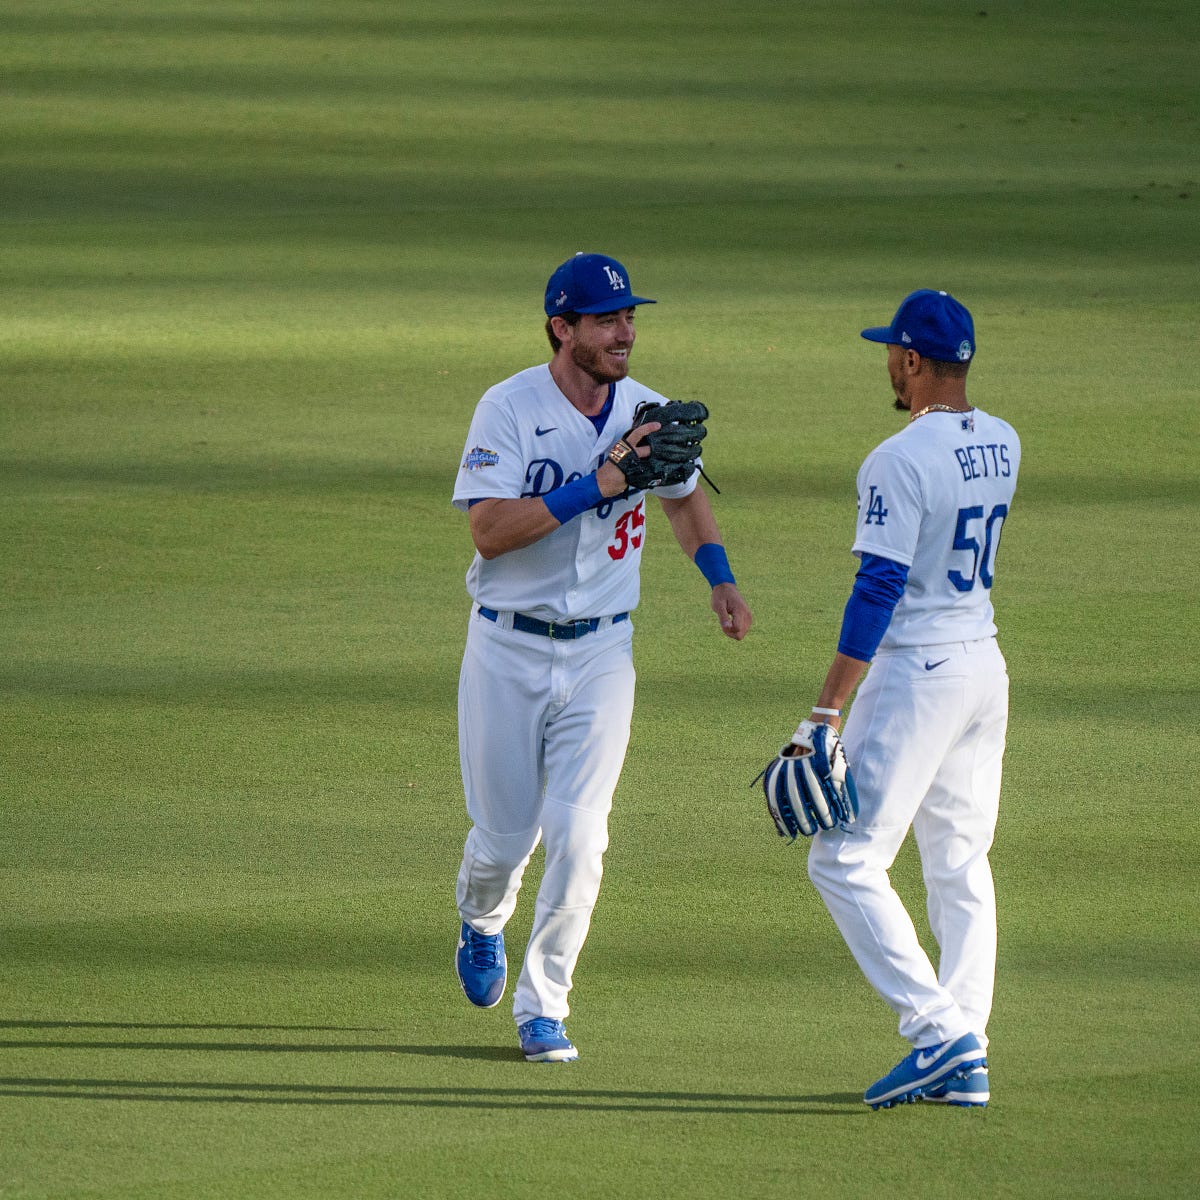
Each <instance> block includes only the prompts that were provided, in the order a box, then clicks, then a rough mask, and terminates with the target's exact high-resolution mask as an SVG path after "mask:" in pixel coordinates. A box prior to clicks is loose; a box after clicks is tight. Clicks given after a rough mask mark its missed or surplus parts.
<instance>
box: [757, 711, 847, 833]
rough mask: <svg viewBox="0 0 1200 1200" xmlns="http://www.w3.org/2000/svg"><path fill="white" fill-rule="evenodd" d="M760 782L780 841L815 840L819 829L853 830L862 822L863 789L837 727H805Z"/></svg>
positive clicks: (803, 724) (807, 723)
mask: <svg viewBox="0 0 1200 1200" xmlns="http://www.w3.org/2000/svg"><path fill="white" fill-rule="evenodd" d="M758 779H761V780H762V787H763V795H764V796H766V798H767V811H768V812H769V813H770V814H771V819H772V820H773V821H774V822H775V828H776V829H777V830H778V832H779V836H780V837H785V838H789V839H790V840H791V841H795V840H796V837H797V835H798V834H802V835H803V836H804V837H812V836H813V834H815V833H816V832H817V830H818V829H833V828H834V827H835V826H836V825H850V824H853V822H854V819H855V818H856V817H857V816H858V789H857V788H856V787H855V785H854V776H853V775H852V774H851V773H850V764H849V763H848V762H847V761H846V751H845V749H844V748H843V746H842V741H841V738H839V737H838V735H837V731H836V730H835V729H834V728H833V726H832V725H815V724H814V723H813V722H812V721H801V722H800V724H799V725H798V726H797V728H796V732H795V733H794V734H792V740H791V741H790V742H789V743H788V744H787V745H786V746H784V748H783V749H782V750H780V752H779V754H778V755H777V756H776V757H775V760H774V761H773V762H771V763H768V764H767V766H766V768H765V769H764V770H763V772H762V774H761V775H759V777H758ZM758 779H756V780H755V781H754V783H757V782H758ZM753 786H754V785H753V784H751V787H753Z"/></svg>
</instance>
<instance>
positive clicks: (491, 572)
mask: <svg viewBox="0 0 1200 1200" xmlns="http://www.w3.org/2000/svg"><path fill="white" fill-rule="evenodd" d="M653 303H655V302H654V301H653V300H648V299H646V298H644V297H641V296H635V295H634V294H633V292H632V291H631V290H630V286H629V283H628V273H627V272H626V270H625V268H624V267H623V266H622V265H621V264H620V263H619V262H618V261H617V260H616V259H613V258H609V257H607V256H605V255H602V254H579V255H576V256H575V257H573V258H570V259H568V260H567V261H566V262H564V263H563V264H562V265H561V266H560V267H558V268H557V270H555V271H554V273H553V274H552V275H551V277H550V280H549V283H548V284H547V287H546V296H545V312H546V333H547V336H548V337H549V340H550V345H551V349H552V351H553V355H552V357H551V359H550V362H549V363H548V364H544V365H542V366H537V367H532V368H530V369H528V370H525V371H521V372H519V373H518V374H516V375H514V376H512V378H510V379H506V380H505V381H504V382H503V383H500V384H497V385H496V386H495V387H493V388H491V389H489V390H488V391H487V392H486V393H485V394H484V396H483V398H482V399H481V400H480V402H479V404H478V406H477V407H476V409H475V414H474V417H473V419H472V421H471V427H470V431H469V432H468V434H467V441H466V446H465V449H464V452H463V457H462V463H461V468H460V470H459V472H458V480H457V483H456V485H455V488H454V504H455V506H456V507H457V508H459V509H462V510H463V511H466V512H467V513H468V514H469V520H470V527H471V537H472V539H473V541H474V544H475V549H476V554H475V557H474V559H473V561H472V563H471V566H470V569H469V570H468V571H467V590H468V592H469V593H470V595H471V599H472V601H473V603H472V605H471V615H470V620H469V622H468V627H467V639H466V649H465V653H464V655H463V663H462V672H461V675H460V680H459V700H458V721H459V756H460V760H461V766H462V778H463V789H464V792H465V794H466V804H467V813H468V815H469V816H470V818H471V821H472V827H471V829H470V832H469V833H468V835H467V839H466V845H465V847H464V849H463V857H462V866H461V869H460V871H459V874H458V883H457V903H458V910H459V915H460V917H461V919H462V927H461V932H460V937H459V942H458V950H457V954H456V956H455V966H456V970H457V973H458V978H459V982H460V984H461V985H462V989H463V991H464V993H465V994H466V996H467V999H468V1000H469V1001H470V1002H471V1003H472V1004H475V1005H477V1006H479V1007H481V1008H491V1007H493V1006H494V1005H496V1004H498V1003H499V1002H500V999H501V996H502V995H503V993H504V989H505V982H506V978H507V959H506V955H505V948H504V927H505V924H506V922H507V921H508V919H509V917H510V916H511V915H512V913H513V910H514V908H515V906H516V903H517V893H518V890H519V888H520V886H521V879H522V875H523V873H524V871H525V868H526V866H527V865H528V863H529V860H530V857H531V855H532V854H533V851H534V849H535V848H536V846H537V845H538V843H539V841H541V842H543V843H544V845H545V869H544V874H543V878H542V882H541V886H540V888H539V890H538V894H537V902H536V905H535V909H534V917H533V927H532V930H531V933H530V937H529V942H528V945H527V946H526V950H525V958H524V964H523V966H522V969H521V974H520V977H519V979H518V980H517V984H516V987H515V989H514V993H513V1015H514V1018H515V1020H516V1023H517V1032H518V1038H519V1041H520V1045H521V1050H522V1052H523V1053H524V1055H525V1058H526V1059H527V1060H528V1061H530V1062H567V1061H570V1060H572V1059H575V1058H577V1057H578V1052H577V1050H576V1048H575V1047H574V1046H573V1045H572V1044H571V1042H570V1040H569V1039H568V1037H567V1034H566V1030H565V1028H564V1025H563V1021H564V1019H565V1018H566V1017H567V1015H568V1012H569V1008H568V1003H567V996H568V993H569V992H570V990H571V983H572V975H573V972H574V969H575V963H576V960H577V959H578V956H579V953H580V950H581V949H582V947H583V943H584V940H585V938H586V937H587V933H588V927H589V925H590V922H591V914H592V908H593V906H594V905H595V902H596V897H597V894H598V892H599V889H600V877H601V869H602V856H603V854H604V851H605V849H606V848H607V846H608V813H609V809H610V807H611V804H612V797H613V792H614V790H615V788H616V786H617V780H618V777H619V775H620V772H621V767H622V764H623V762H624V757H625V751H626V746H627V744H628V741H629V727H630V718H631V715H632V709H633V696H634V667H633V657H632V651H631V646H632V638H633V622H632V621H631V619H630V613H631V612H632V611H633V609H634V608H635V607H636V605H637V602H638V590H639V566H640V563H641V557H642V551H643V549H644V546H645V539H646V532H647V524H646V515H645V514H646V503H647V500H648V496H649V492H650V491H651V490H653V491H654V492H655V494H656V495H657V497H658V500H659V502H660V503H661V504H662V507H663V511H664V512H665V513H666V515H667V519H668V521H669V522H670V525H671V528H672V531H673V533H674V535H675V537H676V539H677V540H678V542H679V544H680V546H681V547H682V549H683V551H684V553H685V554H687V555H688V557H689V558H691V559H693V560H694V561H695V563H696V565H697V567H698V568H699V569H700V571H701V572H702V573H703V575H704V577H705V579H706V580H707V582H708V584H709V585H710V587H711V604H712V608H713V611H714V612H715V613H716V615H717V617H718V619H719V622H720V628H721V630H722V632H723V633H724V634H725V635H726V636H728V637H730V638H733V639H735V640H737V641H740V640H741V639H742V638H744V637H745V636H746V633H747V632H748V631H749V629H750V623H751V614H750V609H749V608H748V607H747V605H746V602H745V601H744V600H743V599H742V596H741V594H740V593H739V591H738V588H737V586H736V583H735V581H734V577H733V573H732V571H731V570H730V567H729V562H728V558H727V556H726V554H725V550H724V548H723V545H722V542H721V535H720V532H719V530H718V528H717V524H716V521H715V520H714V518H713V514H712V509H711V507H710V505H709V502H708V499H707V497H706V495H705V493H704V492H703V491H702V490H700V489H699V488H698V487H697V482H698V475H699V472H698V467H699V465H700V464H699V458H698V451H699V442H700V439H701V438H702V437H703V435H704V432H705V431H704V426H703V425H702V424H700V418H701V417H703V416H704V415H706V410H705V409H704V407H703V405H699V404H691V405H673V404H671V403H670V402H667V401H665V399H664V397H662V396H660V395H658V394H657V393H655V392H652V391H651V390H650V389H649V388H646V387H643V386H642V385H641V384H639V383H636V382H634V381H633V380H632V379H630V378H629V355H630V352H631V350H632V349H633V343H634V337H635V334H634V315H635V309H636V308H637V306H639V305H642V304H653ZM645 405H651V406H658V405H661V406H662V407H657V408H654V409H653V410H652V411H653V414H654V415H653V416H646V415H644V410H643V406H645ZM676 416H677V417H679V418H680V419H678V420H676V419H673V418H674V417H676Z"/></svg>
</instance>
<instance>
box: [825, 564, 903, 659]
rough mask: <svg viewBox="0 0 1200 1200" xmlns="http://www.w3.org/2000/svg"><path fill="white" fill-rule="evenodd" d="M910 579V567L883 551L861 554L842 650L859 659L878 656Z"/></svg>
mask: <svg viewBox="0 0 1200 1200" xmlns="http://www.w3.org/2000/svg"><path fill="white" fill-rule="evenodd" d="M907 582H908V568H907V567H906V566H905V565H904V564H903V563H898V562H896V561H895V560H894V559H890V558H884V557H883V556H882V555H881V554H864V555H863V556H862V558H861V560H860V561H859V566H858V574H856V575H855V577H854V588H853V590H852V591H851V592H850V599H849V600H847V601H846V611H845V613H844V614H843V616H842V632H841V635H840V637H839V638H838V653H839V654H844V655H846V657H847V658H856V659H858V660H859V662H870V661H871V659H872V658H874V657H875V651H876V650H878V649H879V643H880V642H881V641H883V635H884V634H885V633H886V632H887V627H888V625H889V624H890V623H891V620H892V613H893V612H894V611H895V608H896V605H897V604H898V603H899V602H900V597H901V596H902V595H903V594H904V585H905V583H907Z"/></svg>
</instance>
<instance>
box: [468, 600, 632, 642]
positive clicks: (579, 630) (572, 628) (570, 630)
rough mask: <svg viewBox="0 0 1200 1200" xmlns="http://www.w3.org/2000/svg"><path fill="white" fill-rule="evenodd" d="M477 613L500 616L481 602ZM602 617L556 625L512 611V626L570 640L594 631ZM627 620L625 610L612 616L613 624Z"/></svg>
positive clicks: (544, 635)
mask: <svg viewBox="0 0 1200 1200" xmlns="http://www.w3.org/2000/svg"><path fill="white" fill-rule="evenodd" d="M479 615H480V616H481V617H484V618H485V619H486V620H488V621H494V620H496V618H497V617H499V616H500V614H499V613H498V612H497V611H496V610H495V609H494V608H484V607H483V605H482V604H481V605H480V606H479ZM603 619H604V618H603V617H585V618H583V619H582V620H579V621H566V622H564V623H563V624H561V625H556V624H555V623H554V622H553V621H539V620H538V619H537V617H527V616H526V615H525V614H524V613H513V624H512V627H513V628H514V629H519V630H520V631H521V632H522V633H537V634H540V635H541V636H542V637H548V638H556V639H558V640H560V641H571V640H573V639H574V638H581V637H585V636H586V635H587V634H589V633H595V632H596V630H597V629H599V628H600V622H601V621H602V620H603ZM628 620H629V614H628V613H627V612H623V613H617V614H616V616H614V617H613V619H612V623H613V624H614V625H615V624H616V623H617V622H618V621H628Z"/></svg>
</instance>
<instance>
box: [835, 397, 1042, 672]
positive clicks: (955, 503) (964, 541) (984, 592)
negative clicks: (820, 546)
mask: <svg viewBox="0 0 1200 1200" xmlns="http://www.w3.org/2000/svg"><path fill="white" fill-rule="evenodd" d="M1020 461H1021V443H1020V441H1019V440H1018V438H1017V434H1016V431H1015V430H1014V429H1013V427H1012V426H1011V425H1009V424H1008V422H1006V421H1002V420H1000V418H999V417H993V416H990V415H989V414H988V413H985V412H983V411H981V410H980V409H978V408H977V409H974V410H973V411H970V412H966V413H957V412H930V413H926V414H925V415H924V416H923V417H919V418H918V419H917V420H915V421H913V422H911V423H910V424H909V425H906V426H905V427H904V429H902V430H901V431H900V432H899V433H897V434H895V435H894V436H893V437H890V438H888V440H887V441H885V442H883V443H882V444H881V445H880V446H878V447H877V448H876V449H875V450H873V451H872V452H871V454H869V455H868V456H867V458H866V461H865V462H864V463H863V465H862V467H861V468H860V469H859V472H858V526H857V532H856V537H855V542H854V553H855V554H859V555H861V554H879V555H882V556H883V557H885V558H890V559H893V560H895V561H896V562H900V563H903V564H905V566H907V567H909V573H908V582H907V583H906V585H905V588H904V594H903V595H902V596H901V597H900V602H899V604H897V606H896V610H895V612H894V613H893V615H892V620H891V623H890V624H889V625H888V628H887V633H886V634H885V635H884V638H883V641H882V642H881V643H880V646H879V649H880V650H881V651H887V650H895V649H897V648H900V647H904V646H914V645H936V644H938V643H942V642H969V641H974V640H976V639H978V638H987V637H992V636H993V635H994V634H995V632H996V626H995V622H994V621H993V610H992V601H991V587H992V577H993V573H994V571H995V564H996V550H997V547H998V545H999V542H1000V531H1001V529H1002V528H1003V525H1004V519H1005V517H1006V516H1007V515H1008V509H1009V505H1010V504H1011V502H1012V498H1013V492H1014V491H1015V489H1016V486H1017V468H1018V466H1019V465H1020Z"/></svg>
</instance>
